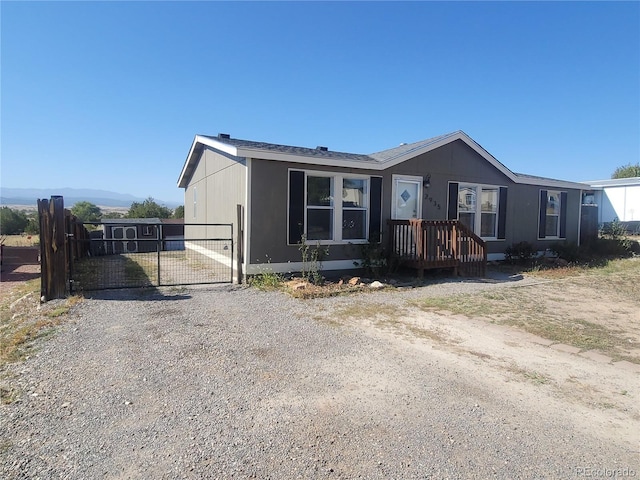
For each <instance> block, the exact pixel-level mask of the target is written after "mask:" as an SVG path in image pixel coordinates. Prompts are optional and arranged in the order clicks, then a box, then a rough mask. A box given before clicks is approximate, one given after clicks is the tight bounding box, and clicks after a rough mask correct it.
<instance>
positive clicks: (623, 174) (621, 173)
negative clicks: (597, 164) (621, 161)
mask: <svg viewBox="0 0 640 480" xmlns="http://www.w3.org/2000/svg"><path fill="white" fill-rule="evenodd" d="M630 177H640V163H636V164H635V165H632V164H631V163H628V164H627V165H623V166H621V167H618V168H616V170H615V171H614V172H613V173H612V174H611V178H630Z"/></svg>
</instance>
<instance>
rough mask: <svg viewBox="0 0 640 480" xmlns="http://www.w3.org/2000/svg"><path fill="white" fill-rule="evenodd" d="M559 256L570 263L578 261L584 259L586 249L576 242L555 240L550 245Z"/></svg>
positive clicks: (550, 248)
mask: <svg viewBox="0 0 640 480" xmlns="http://www.w3.org/2000/svg"><path fill="white" fill-rule="evenodd" d="M549 250H551V251H552V252H553V253H554V254H555V255H557V256H558V258H562V259H563V260H566V261H567V262H569V263H576V262H579V261H580V260H583V259H584V256H585V253H586V252H585V250H584V248H582V247H579V246H578V244H577V243H574V242H555V243H552V244H551V246H550V247H549Z"/></svg>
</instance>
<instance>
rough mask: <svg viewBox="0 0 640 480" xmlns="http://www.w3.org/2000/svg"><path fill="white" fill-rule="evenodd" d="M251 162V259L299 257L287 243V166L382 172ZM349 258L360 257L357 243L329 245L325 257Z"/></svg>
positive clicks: (275, 162) (293, 246) (338, 170)
mask: <svg viewBox="0 0 640 480" xmlns="http://www.w3.org/2000/svg"><path fill="white" fill-rule="evenodd" d="M250 165H251V166H250V168H251V198H250V202H251V208H250V211H251V218H250V219H249V221H250V226H249V228H250V230H249V232H250V234H249V255H250V258H249V260H250V263H266V262H268V261H269V262H273V263H284V262H289V261H290V262H299V261H301V255H300V251H299V250H298V246H297V245H287V232H288V230H287V213H288V211H287V206H288V192H289V185H288V181H289V175H288V173H289V169H295V170H314V169H315V170H318V171H322V172H341V173H353V174H356V175H372V176H382V173H381V172H375V171H363V170H359V169H351V168H331V167H322V168H317V167H315V168H314V166H313V165H301V164H299V163H287V162H277V161H272V160H252V161H251V164H250ZM310 243H312V242H310ZM351 258H360V247H358V246H357V245H349V244H346V245H331V246H329V257H328V258H327V260H348V259H351Z"/></svg>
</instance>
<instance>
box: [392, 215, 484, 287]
mask: <svg viewBox="0 0 640 480" xmlns="http://www.w3.org/2000/svg"><path fill="white" fill-rule="evenodd" d="M387 223H388V224H389V226H390V227H391V228H390V230H391V232H390V233H391V234H390V235H389V251H390V253H391V255H393V256H394V257H396V258H398V259H400V261H402V262H404V263H406V264H409V265H411V266H414V267H416V268H418V269H419V271H420V273H422V271H423V270H424V269H427V268H445V267H453V268H455V269H457V268H458V267H460V269H461V270H462V271H463V273H465V274H471V275H473V274H479V275H481V276H484V274H485V271H486V263H487V249H486V245H485V242H484V240H482V239H481V238H480V237H479V236H478V235H476V234H475V233H474V232H473V231H472V230H471V229H470V228H468V227H467V226H466V225H464V224H463V223H460V221H458V220H423V219H410V220H388V222H387Z"/></svg>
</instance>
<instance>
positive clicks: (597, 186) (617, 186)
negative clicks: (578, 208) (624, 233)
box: [584, 177, 640, 232]
mask: <svg viewBox="0 0 640 480" xmlns="http://www.w3.org/2000/svg"><path fill="white" fill-rule="evenodd" d="M584 183H586V184H588V185H589V186H590V187H591V188H590V189H588V190H586V191H585V194H584V203H585V204H594V205H597V206H598V224H600V225H603V224H606V223H610V222H613V221H614V220H618V221H619V222H621V223H623V224H624V225H626V226H627V230H629V231H630V232H636V231H640V177H631V178H616V179H608V180H593V181H589V182H584Z"/></svg>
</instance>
